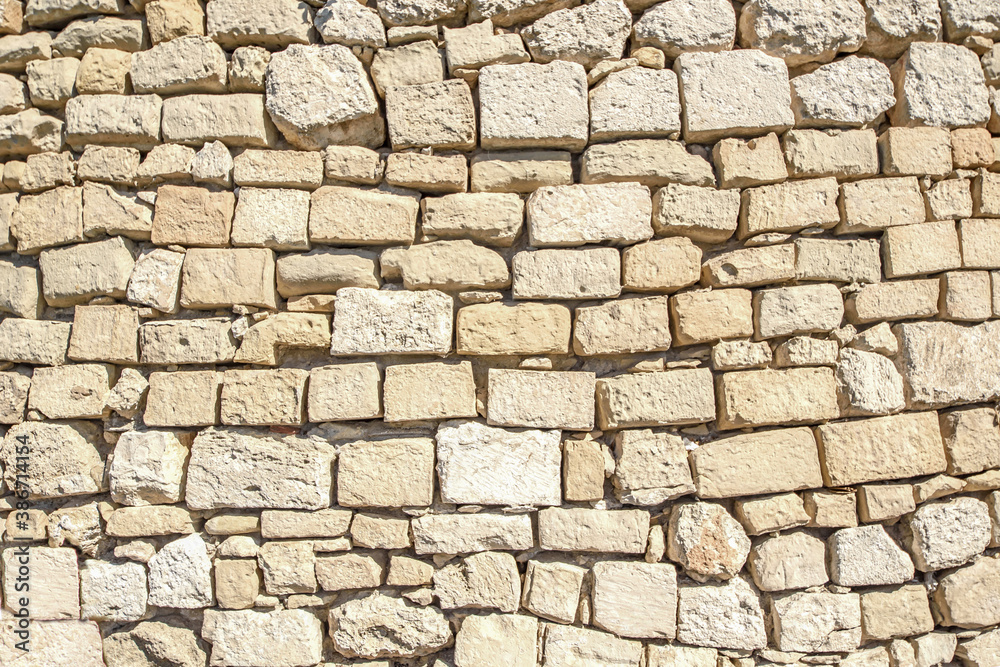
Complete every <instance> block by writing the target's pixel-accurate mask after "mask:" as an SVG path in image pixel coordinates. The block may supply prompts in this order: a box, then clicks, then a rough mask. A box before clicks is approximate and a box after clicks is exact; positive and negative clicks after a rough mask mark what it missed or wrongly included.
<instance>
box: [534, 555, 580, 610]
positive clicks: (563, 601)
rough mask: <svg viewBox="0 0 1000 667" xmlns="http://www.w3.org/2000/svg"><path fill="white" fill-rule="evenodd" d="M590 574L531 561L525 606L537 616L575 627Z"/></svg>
mask: <svg viewBox="0 0 1000 667" xmlns="http://www.w3.org/2000/svg"><path fill="white" fill-rule="evenodd" d="M586 574H587V570H585V569H584V568H582V567H577V566H575V565H570V564H568V563H560V562H545V561H537V560H529V561H528V567H527V570H526V573H525V575H524V587H523V593H522V597H521V604H522V605H523V606H524V608H525V609H527V610H528V611H530V612H531V613H532V614H535V615H536V616H540V617H541V618H545V619H547V620H550V621H555V622H557V623H573V622H574V621H575V620H576V616H577V608H578V607H579V605H580V592H581V589H582V587H583V578H584V576H585V575H586Z"/></svg>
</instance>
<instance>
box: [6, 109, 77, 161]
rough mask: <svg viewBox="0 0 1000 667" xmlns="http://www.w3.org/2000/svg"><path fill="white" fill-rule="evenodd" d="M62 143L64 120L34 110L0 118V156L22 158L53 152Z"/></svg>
mask: <svg viewBox="0 0 1000 667" xmlns="http://www.w3.org/2000/svg"><path fill="white" fill-rule="evenodd" d="M62 143H63V122H62V121H61V120H59V119H57V118H54V117H53V116H47V115H45V114H43V113H41V112H40V111H38V110H37V109H25V110H24V111H21V112H19V113H15V114H10V115H5V116H3V118H0V155H2V156H4V157H21V156H24V155H31V154H34V153H41V152H43V151H56V150H59V149H60V148H61V147H62Z"/></svg>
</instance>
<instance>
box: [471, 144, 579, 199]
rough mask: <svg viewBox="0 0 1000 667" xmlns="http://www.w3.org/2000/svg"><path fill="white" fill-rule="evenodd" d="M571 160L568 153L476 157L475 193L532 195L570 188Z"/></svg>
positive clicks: (490, 153) (528, 152)
mask: <svg viewBox="0 0 1000 667" xmlns="http://www.w3.org/2000/svg"><path fill="white" fill-rule="evenodd" d="M571 157H572V156H571V155H570V154H569V152H564V151H510V152H494V151H490V152H489V153H482V154H480V155H475V156H473V158H472V162H471V183H472V187H471V190H472V192H517V193H526V194H530V193H532V192H534V191H535V190H537V189H538V188H541V187H546V186H553V185H570V184H571V183H572V182H573V164H572V160H571Z"/></svg>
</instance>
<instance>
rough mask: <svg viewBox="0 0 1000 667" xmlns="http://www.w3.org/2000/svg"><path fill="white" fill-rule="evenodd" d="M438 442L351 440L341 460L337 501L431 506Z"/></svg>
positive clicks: (359, 504)
mask: <svg viewBox="0 0 1000 667" xmlns="http://www.w3.org/2000/svg"><path fill="white" fill-rule="evenodd" d="M433 495H434V441H433V440H431V439H430V438H397V439H393V440H382V441H372V442H366V441H363V440H362V441H357V442H351V443H348V444H346V445H344V446H343V447H341V448H340V450H339V452H338V459H337V502H338V503H339V504H341V505H343V506H345V507H402V506H407V505H430V504H431V501H432V500H433Z"/></svg>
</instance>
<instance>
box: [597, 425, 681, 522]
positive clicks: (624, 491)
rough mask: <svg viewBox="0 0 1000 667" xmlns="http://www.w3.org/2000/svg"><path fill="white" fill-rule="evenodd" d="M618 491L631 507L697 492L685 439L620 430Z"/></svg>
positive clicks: (615, 477)
mask: <svg viewBox="0 0 1000 667" xmlns="http://www.w3.org/2000/svg"><path fill="white" fill-rule="evenodd" d="M615 458H616V459H617V460H616V463H615V474H614V477H613V481H614V485H615V492H616V494H617V496H618V498H619V500H620V501H621V502H622V503H624V504H627V505H659V504H660V503H662V502H665V501H667V500H673V499H675V498H679V497H681V496H685V495H688V494H690V493H694V490H695V486H694V483H693V481H692V479H691V468H690V467H689V465H688V455H687V449H686V447H685V446H684V440H683V439H682V438H681V437H680V436H678V435H675V434H673V433H654V432H653V431H650V430H642V431H634V430H626V431H619V432H618V435H617V436H616V437H615Z"/></svg>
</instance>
